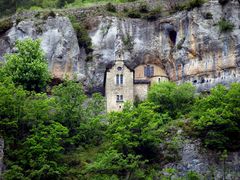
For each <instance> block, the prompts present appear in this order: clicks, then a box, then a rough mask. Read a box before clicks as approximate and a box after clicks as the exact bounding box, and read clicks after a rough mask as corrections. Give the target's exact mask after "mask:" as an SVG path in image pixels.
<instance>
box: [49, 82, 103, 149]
mask: <svg viewBox="0 0 240 180" xmlns="http://www.w3.org/2000/svg"><path fill="white" fill-rule="evenodd" d="M53 96H54V97H55V100H56V105H57V109H56V111H57V114H56V116H55V118H56V121H58V122H60V123H61V124H63V125H64V126H66V127H67V128H68V129H69V138H68V139H66V144H65V146H67V147H68V148H71V147H72V146H73V147H74V146H77V145H80V144H82V145H84V144H88V143H90V142H91V143H93V142H95V143H97V141H100V140H101V136H100V134H99V133H101V131H100V129H101V128H102V126H101V124H100V119H101V118H98V117H97V116H98V115H99V114H100V113H102V112H103V107H104V106H103V103H104V100H103V98H102V96H100V95H99V94H94V95H93V97H92V99H90V100H88V101H87V97H86V95H85V94H84V92H83V89H82V86H81V84H79V83H76V82H74V81H66V82H64V83H63V84H60V85H59V86H57V87H54V89H53ZM97 127H98V128H97ZM98 130H99V131H98ZM98 135H99V136H98ZM95 137H96V138H95Z"/></svg>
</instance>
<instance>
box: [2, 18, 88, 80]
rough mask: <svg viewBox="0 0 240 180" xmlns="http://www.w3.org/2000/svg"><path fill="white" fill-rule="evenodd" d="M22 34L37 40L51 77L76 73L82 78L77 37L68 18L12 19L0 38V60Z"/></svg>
mask: <svg viewBox="0 0 240 180" xmlns="http://www.w3.org/2000/svg"><path fill="white" fill-rule="evenodd" d="M25 38H32V39H40V40H41V47H42V49H43V51H44V53H45V55H46V58H47V60H48V64H49V70H50V71H51V72H52V74H53V77H54V78H60V79H63V78H64V77H66V76H70V77H71V76H72V74H76V75H77V77H78V79H82V78H84V75H83V74H84V70H83V69H81V68H80V67H82V65H81V61H80V59H79V57H80V49H79V46H78V40H77V37H76V34H75V32H74V29H73V27H72V25H71V22H70V21H69V19H68V18H66V17H55V18H53V17H48V18H47V19H46V20H44V19H40V18H39V19H37V18H30V19H26V20H23V21H20V22H19V23H17V22H15V24H14V26H13V27H12V28H11V29H10V30H9V31H8V32H7V33H6V34H5V35H4V36H2V37H1V38H0V60H3V55H4V54H5V53H11V52H14V51H15V49H14V48H13V47H14V44H15V42H16V40H21V39H25Z"/></svg>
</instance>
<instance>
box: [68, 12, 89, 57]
mask: <svg viewBox="0 0 240 180" xmlns="http://www.w3.org/2000/svg"><path fill="white" fill-rule="evenodd" d="M69 18H70V20H71V22H72V25H73V28H74V30H75V32H76V34H77V38H78V44H79V46H80V47H84V48H85V50H86V53H87V54H89V53H91V52H92V51H93V49H92V41H91V38H90V37H89V36H88V32H87V30H86V28H85V27H84V26H82V25H81V24H80V23H79V22H77V19H76V17H75V16H70V17H69Z"/></svg>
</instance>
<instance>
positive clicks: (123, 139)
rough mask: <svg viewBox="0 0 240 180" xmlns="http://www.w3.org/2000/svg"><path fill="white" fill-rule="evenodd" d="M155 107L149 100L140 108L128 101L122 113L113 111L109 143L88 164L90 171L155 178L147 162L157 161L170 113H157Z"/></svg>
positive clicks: (120, 176) (96, 173)
mask: <svg viewBox="0 0 240 180" xmlns="http://www.w3.org/2000/svg"><path fill="white" fill-rule="evenodd" d="M156 108H157V107H156V106H155V105H154V104H153V103H149V102H145V103H142V104H139V105H138V107H133V106H132V105H130V104H125V107H124V109H123V111H122V112H112V113H110V114H109V115H108V116H107V122H108V123H109V124H108V127H107V131H106V139H107V140H108V141H109V146H107V147H106V149H105V151H104V152H103V153H101V154H99V156H97V158H96V161H94V162H93V163H90V164H89V165H88V166H87V172H88V173H90V174H91V175H94V176H97V177H98V176H99V175H100V174H105V175H107V176H108V177H110V176H112V175H116V176H117V177H119V178H127V179H139V178H146V177H149V178H153V174H152V171H148V169H147V168H146V164H148V163H156V162H158V159H159V158H158V154H157V151H158V145H159V143H160V141H161V140H160V131H161V130H160V129H161V128H160V127H161V126H162V124H164V123H165V122H168V121H169V120H170V118H169V117H168V115H160V114H159V113H156V112H155V111H154V110H155V109H156Z"/></svg>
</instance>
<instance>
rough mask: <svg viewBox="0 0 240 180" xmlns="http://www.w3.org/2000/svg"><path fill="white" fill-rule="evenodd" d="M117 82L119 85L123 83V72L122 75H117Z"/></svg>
mask: <svg viewBox="0 0 240 180" xmlns="http://www.w3.org/2000/svg"><path fill="white" fill-rule="evenodd" d="M116 84H117V85H120V84H123V75H122V74H121V75H119V74H117V75H116Z"/></svg>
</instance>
